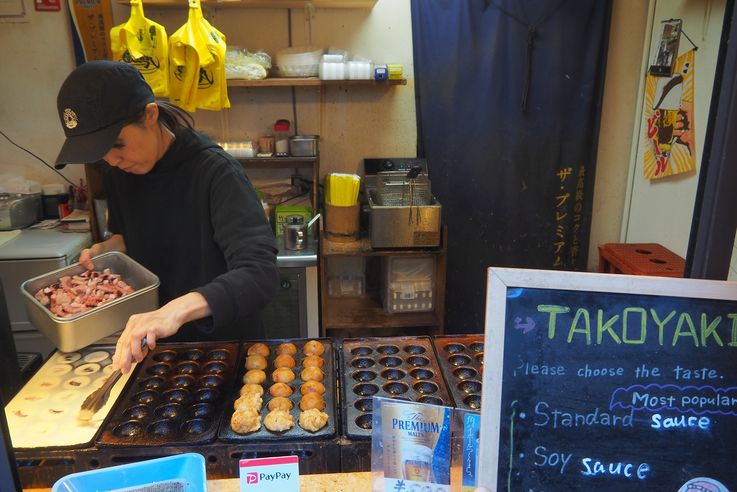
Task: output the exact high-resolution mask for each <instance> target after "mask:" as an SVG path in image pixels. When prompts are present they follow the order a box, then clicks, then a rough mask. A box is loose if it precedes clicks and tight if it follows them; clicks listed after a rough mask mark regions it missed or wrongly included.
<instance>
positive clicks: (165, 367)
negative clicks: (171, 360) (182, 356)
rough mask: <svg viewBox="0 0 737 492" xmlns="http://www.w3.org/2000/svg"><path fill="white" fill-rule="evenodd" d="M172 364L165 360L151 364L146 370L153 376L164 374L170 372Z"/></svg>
mask: <svg viewBox="0 0 737 492" xmlns="http://www.w3.org/2000/svg"><path fill="white" fill-rule="evenodd" d="M170 369H171V366H170V365H169V364H167V363H165V362H159V363H158V364H153V365H151V366H150V367H149V368H148V369H146V372H147V373H149V374H151V375H152V376H163V375H165V374H166V373H168V372H169V370H170Z"/></svg>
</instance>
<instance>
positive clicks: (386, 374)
mask: <svg viewBox="0 0 737 492" xmlns="http://www.w3.org/2000/svg"><path fill="white" fill-rule="evenodd" d="M405 376H407V373H406V372H404V371H403V370H401V369H384V370H383V371H381V377H382V378H384V379H386V380H389V381H398V380H400V379H404V377H405Z"/></svg>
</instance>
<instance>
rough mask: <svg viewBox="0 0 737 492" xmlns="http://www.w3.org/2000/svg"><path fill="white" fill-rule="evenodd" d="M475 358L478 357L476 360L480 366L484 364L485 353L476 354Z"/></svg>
mask: <svg viewBox="0 0 737 492" xmlns="http://www.w3.org/2000/svg"><path fill="white" fill-rule="evenodd" d="M475 357H476V360H477V361H479V364H483V363H484V353H483V352H481V353H478V354H476V355H475Z"/></svg>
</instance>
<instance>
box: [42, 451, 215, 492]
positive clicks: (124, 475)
mask: <svg viewBox="0 0 737 492" xmlns="http://www.w3.org/2000/svg"><path fill="white" fill-rule="evenodd" d="M51 490H52V492H88V491H91V490H119V491H121V492H122V491H125V492H144V491H146V492H148V491H164V490H167V491H181V492H206V491H207V478H206V475H205V458H203V457H202V455H200V454H197V453H185V454H180V455H177V456H167V457H166V458H157V459H153V460H148V461H141V462H138V463H129V464H126V465H121V466H111V467H109V468H101V469H99V470H91V471H85V472H79V473H72V474H71V475H67V476H65V477H62V478H60V479H59V480H57V481H56V483H55V484H54V487H53V488H52V489H51Z"/></svg>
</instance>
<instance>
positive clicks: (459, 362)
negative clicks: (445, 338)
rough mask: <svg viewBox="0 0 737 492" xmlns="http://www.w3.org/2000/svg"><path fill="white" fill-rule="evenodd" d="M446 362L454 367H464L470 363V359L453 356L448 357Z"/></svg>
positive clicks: (464, 356) (465, 356) (463, 356)
mask: <svg viewBox="0 0 737 492" xmlns="http://www.w3.org/2000/svg"><path fill="white" fill-rule="evenodd" d="M448 362H450V363H451V364H453V365H454V366H465V365H467V364H470V363H471V358H470V357H469V356H467V355H463V354H453V355H451V356H450V357H448Z"/></svg>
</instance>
